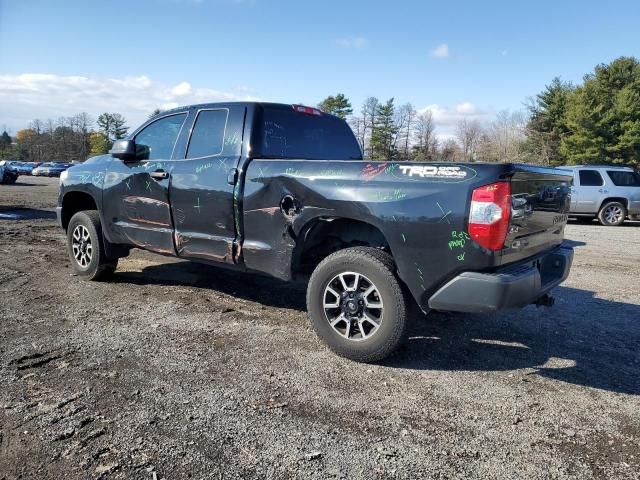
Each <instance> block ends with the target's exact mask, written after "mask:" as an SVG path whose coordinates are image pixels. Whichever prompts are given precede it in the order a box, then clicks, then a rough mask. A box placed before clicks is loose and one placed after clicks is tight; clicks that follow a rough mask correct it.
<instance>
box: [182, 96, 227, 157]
mask: <svg viewBox="0 0 640 480" xmlns="http://www.w3.org/2000/svg"><path fill="white" fill-rule="evenodd" d="M228 115H229V111H228V110H227V109H226V108H225V109H220V110H202V111H200V112H199V113H198V117H197V118H196V123H195V124H194V126H193V130H192V132H191V138H190V139H189V147H188V148H187V158H200V157H211V156H214V155H220V154H221V153H222V148H223V142H224V132H225V128H226V126H227V116H228Z"/></svg>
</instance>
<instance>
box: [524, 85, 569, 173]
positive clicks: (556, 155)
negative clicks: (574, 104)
mask: <svg viewBox="0 0 640 480" xmlns="http://www.w3.org/2000/svg"><path fill="white" fill-rule="evenodd" d="M574 90H575V87H574V86H573V85H572V84H571V83H568V82H563V81H562V80H560V78H559V77H555V78H554V79H553V80H552V81H551V84H550V85H547V86H546V87H545V89H544V90H543V91H542V92H540V93H539V94H538V95H536V98H535V100H534V101H533V103H532V104H531V105H530V106H529V111H530V114H531V117H530V119H529V124H528V125H527V130H528V139H527V143H526V145H525V149H526V150H528V151H530V152H531V153H532V154H533V155H534V156H536V157H538V158H540V159H541V160H542V163H545V164H547V165H562V164H564V163H565V162H566V157H565V155H564V154H563V153H562V152H561V149H560V145H561V141H562V138H563V137H565V136H566V135H567V134H568V133H569V128H568V126H567V122H566V112H567V105H568V103H569V99H570V97H571V95H572V93H573V92H574Z"/></svg>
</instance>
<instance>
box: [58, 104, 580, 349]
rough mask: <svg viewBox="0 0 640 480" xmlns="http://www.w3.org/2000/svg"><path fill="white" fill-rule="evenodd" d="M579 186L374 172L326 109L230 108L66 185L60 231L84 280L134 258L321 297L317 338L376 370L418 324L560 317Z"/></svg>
mask: <svg viewBox="0 0 640 480" xmlns="http://www.w3.org/2000/svg"><path fill="white" fill-rule="evenodd" d="M570 181H571V174H570V173H569V172H564V171H562V170H558V169H552V168H540V167H533V166H527V165H515V164H505V163H494V164H489V163H485V164H483V163H469V164H464V163H433V162H394V161H364V160H363V159H362V152H361V150H360V147H359V145H358V142H357V140H356V138H355V137H354V134H353V132H352V131H351V129H350V127H349V125H348V124H347V123H346V122H345V121H344V120H342V119H340V118H338V117H336V116H333V115H328V114H325V113H323V112H320V111H319V110H317V109H315V108H311V107H304V106H300V105H281V104H268V103H254V102H246V103H221V104H207V105H197V106H192V107H183V108H178V109H175V110H172V111H170V112H165V113H163V114H162V115H158V116H156V117H153V118H152V119H150V120H148V121H147V122H146V123H145V124H143V125H142V126H141V127H139V128H138V129H136V130H135V131H134V132H133V133H132V134H131V135H130V136H129V137H128V138H127V139H126V140H119V141H116V142H115V144H114V146H113V148H112V150H111V154H110V155H102V156H99V157H94V158H92V159H90V160H88V161H87V162H85V163H83V164H81V165H77V166H74V167H72V168H70V169H69V170H67V171H66V172H64V173H63V174H62V176H61V181H60V191H59V199H58V207H57V216H58V221H59V223H60V225H61V226H62V227H63V228H64V229H65V231H66V232H67V245H68V247H67V248H68V254H69V258H70V260H71V263H72V266H73V269H74V270H75V272H77V274H78V275H79V276H80V277H83V278H85V279H90V280H96V279H99V278H101V277H106V276H108V275H109V274H111V273H113V272H114V270H115V269H116V265H117V262H118V258H121V257H125V256H127V255H128V253H129V250H130V249H131V248H135V247H137V248H143V249H146V250H149V251H152V252H156V253H160V254H164V255H171V256H176V257H179V258H183V259H188V260H194V261H199V262H205V263H210V264H213V265H222V266H225V267H228V268H232V269H237V270H243V271H248V272H254V273H260V274H266V275H270V276H272V277H275V278H279V279H282V280H286V281H292V280H302V281H304V282H307V283H308V287H307V309H308V312H309V316H310V320H311V325H312V326H313V328H314V330H315V331H316V333H317V334H318V335H319V337H320V338H322V339H323V340H324V341H325V342H326V343H327V344H328V345H329V347H330V348H331V349H333V350H334V351H335V352H337V353H338V354H340V355H343V356H345V357H348V358H351V359H354V360H358V361H374V360H379V359H382V358H384V357H385V356H387V355H389V354H390V353H391V352H392V351H393V350H394V349H396V347H398V345H400V343H401V342H402V340H403V339H404V338H405V335H406V333H407V312H408V311H409V307H410V303H409V302H415V303H417V305H418V306H419V307H420V308H421V309H422V310H423V311H424V312H428V311H429V310H432V309H433V310H445V311H458V312H484V313H489V312H496V311H500V310H505V309H513V308H520V307H524V306H526V305H529V304H531V303H535V304H537V305H547V306H550V305H551V304H552V303H553V298H552V297H550V295H549V291H550V290H551V289H552V288H553V287H555V286H556V285H558V284H559V283H561V282H562V281H563V280H564V279H565V278H566V277H567V275H568V274H569V269H570V266H571V261H572V258H573V250H572V249H571V248H570V247H563V246H562V245H561V244H562V242H563V236H564V235H563V234H564V227H565V224H566V221H567V212H568V211H569V183H570Z"/></svg>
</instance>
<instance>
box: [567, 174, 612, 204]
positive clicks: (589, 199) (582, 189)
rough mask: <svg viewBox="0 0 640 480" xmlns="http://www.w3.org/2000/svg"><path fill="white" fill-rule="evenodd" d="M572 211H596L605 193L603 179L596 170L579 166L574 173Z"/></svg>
mask: <svg viewBox="0 0 640 480" xmlns="http://www.w3.org/2000/svg"><path fill="white" fill-rule="evenodd" d="M576 177H577V178H576V179H577V184H576V186H575V188H574V190H575V193H574V194H573V196H574V202H575V203H574V207H573V208H572V211H573V212H574V213H596V212H597V211H598V207H599V206H600V203H601V201H602V199H603V198H604V195H605V190H606V189H605V186H604V179H603V178H602V175H601V174H600V172H599V171H598V170H594V169H590V168H581V169H579V170H578V171H577V174H576Z"/></svg>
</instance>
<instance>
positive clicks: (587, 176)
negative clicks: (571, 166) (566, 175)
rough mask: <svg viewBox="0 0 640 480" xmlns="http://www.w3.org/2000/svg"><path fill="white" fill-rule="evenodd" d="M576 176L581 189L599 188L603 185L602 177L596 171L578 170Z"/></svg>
mask: <svg viewBox="0 0 640 480" xmlns="http://www.w3.org/2000/svg"><path fill="white" fill-rule="evenodd" d="M578 175H579V178H580V186H582V187H600V186H601V185H603V184H604V182H603V181H602V176H601V175H600V172H598V171H597V170H580V171H579V172H578Z"/></svg>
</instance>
